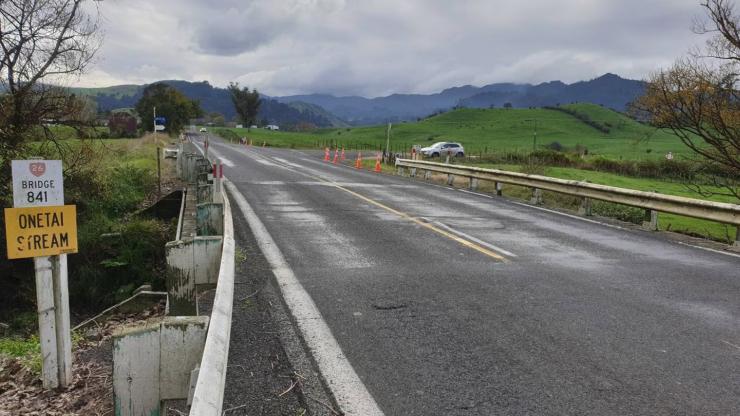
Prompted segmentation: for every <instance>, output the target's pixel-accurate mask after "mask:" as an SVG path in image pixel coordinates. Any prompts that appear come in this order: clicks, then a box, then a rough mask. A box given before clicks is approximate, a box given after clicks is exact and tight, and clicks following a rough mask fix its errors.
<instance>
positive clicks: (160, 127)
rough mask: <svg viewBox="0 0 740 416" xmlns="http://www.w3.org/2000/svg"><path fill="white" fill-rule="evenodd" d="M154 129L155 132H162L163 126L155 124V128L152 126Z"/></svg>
mask: <svg viewBox="0 0 740 416" xmlns="http://www.w3.org/2000/svg"><path fill="white" fill-rule="evenodd" d="M154 129H155V130H156V131H162V130H164V126H163V125H161V124H157V125H155V126H154Z"/></svg>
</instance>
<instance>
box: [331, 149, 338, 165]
mask: <svg viewBox="0 0 740 416" xmlns="http://www.w3.org/2000/svg"><path fill="white" fill-rule="evenodd" d="M338 159H339V148H338V147H337V148H336V149H334V161H333V162H332V163H334V164H335V165H336V164H337V160H338Z"/></svg>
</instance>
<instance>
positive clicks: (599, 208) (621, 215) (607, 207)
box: [591, 201, 645, 224]
mask: <svg viewBox="0 0 740 416" xmlns="http://www.w3.org/2000/svg"><path fill="white" fill-rule="evenodd" d="M591 210H592V212H593V213H594V214H596V215H600V216H602V217H609V218H616V219H618V220H620V221H625V222H631V223H634V224H642V221H643V219H644V218H645V210H643V209H640V208H635V207H630V206H627V205H620V204H615V203H612V202H603V201H594V202H593V203H592V205H591Z"/></svg>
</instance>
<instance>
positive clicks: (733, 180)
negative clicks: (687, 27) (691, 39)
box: [632, 0, 740, 199]
mask: <svg viewBox="0 0 740 416" xmlns="http://www.w3.org/2000/svg"><path fill="white" fill-rule="evenodd" d="M701 6H702V7H703V9H704V11H705V13H706V19H704V20H701V21H697V22H695V25H694V31H695V32H696V33H698V34H710V35H711V37H710V39H709V40H708V41H707V43H706V45H705V47H704V49H703V50H695V51H694V52H692V53H691V54H689V55H688V56H686V57H683V58H680V59H679V60H677V61H676V62H675V63H674V65H673V66H672V67H671V68H669V69H666V70H663V71H660V72H658V73H656V74H654V75H652V76H651V77H650V79H649V81H648V85H647V88H646V91H645V94H644V95H643V96H642V97H640V98H639V99H637V100H636V102H635V103H634V104H633V106H632V107H633V108H632V111H633V113H635V114H636V115H638V116H639V117H641V118H643V119H647V120H648V121H649V122H651V123H652V124H653V125H655V126H656V127H658V128H666V129H669V130H671V131H672V132H673V133H675V135H676V136H678V137H679V139H680V140H681V141H682V142H683V143H684V144H685V145H686V146H687V147H688V148H689V149H691V150H692V151H693V152H694V153H695V155H696V156H697V158H696V159H697V161H698V162H699V166H700V170H701V172H700V173H702V174H703V175H702V176H703V178H705V179H706V181H708V182H709V183H710V184H712V185H716V186H719V187H721V188H722V189H724V191H720V192H709V191H707V188H703V189H702V187H698V186H697V187H695V188H696V189H697V190H698V191H700V192H702V193H703V194H717V193H719V194H723V195H730V196H734V197H735V198H738V199H740V189H739V185H740V179H739V178H740V94H739V92H738V89H737V85H738V81H740V78H739V76H740V16H738V14H736V12H735V10H734V7H733V5H732V4H731V3H730V2H729V1H728V0H708V1H705V2H704V3H702V5H701Z"/></svg>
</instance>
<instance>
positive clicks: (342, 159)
mask: <svg viewBox="0 0 740 416" xmlns="http://www.w3.org/2000/svg"><path fill="white" fill-rule="evenodd" d="M339 160H340V161H341V162H344V147H342V156H341V158H340V159H339Z"/></svg>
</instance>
